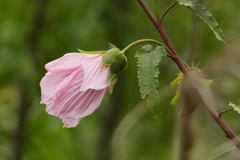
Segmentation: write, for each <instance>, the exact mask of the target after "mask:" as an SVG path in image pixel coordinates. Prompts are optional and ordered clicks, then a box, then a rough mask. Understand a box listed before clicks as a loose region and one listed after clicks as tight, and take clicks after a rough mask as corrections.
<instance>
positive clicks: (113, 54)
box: [101, 44, 127, 81]
mask: <svg viewBox="0 0 240 160" xmlns="http://www.w3.org/2000/svg"><path fill="white" fill-rule="evenodd" d="M102 60H103V62H104V63H103V65H102V67H101V70H103V68H104V67H105V66H110V75H109V77H108V80H109V81H112V80H113V79H114V78H116V77H117V76H118V74H119V73H120V72H121V71H122V70H124V69H126V68H127V57H126V56H125V55H124V53H122V51H121V50H120V49H118V48H117V47H116V46H114V45H112V44H110V49H109V50H108V51H106V52H105V53H104V54H103V57H102Z"/></svg>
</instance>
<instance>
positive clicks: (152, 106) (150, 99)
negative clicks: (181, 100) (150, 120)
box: [147, 93, 162, 125]
mask: <svg viewBox="0 0 240 160" xmlns="http://www.w3.org/2000/svg"><path fill="white" fill-rule="evenodd" d="M147 106H148V108H149V110H150V111H151V113H152V115H153V117H154V119H155V120H156V122H157V124H159V125H160V124H161V119H162V118H161V117H162V113H161V109H160V100H159V95H158V93H155V94H150V95H148V96H147Z"/></svg>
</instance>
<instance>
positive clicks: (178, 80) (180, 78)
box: [170, 72, 183, 87]
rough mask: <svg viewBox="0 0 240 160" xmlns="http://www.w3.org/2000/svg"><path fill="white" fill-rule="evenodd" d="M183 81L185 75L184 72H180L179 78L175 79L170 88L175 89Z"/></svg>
mask: <svg viewBox="0 0 240 160" xmlns="http://www.w3.org/2000/svg"><path fill="white" fill-rule="evenodd" d="M182 79H183V74H182V72H179V73H178V75H177V78H175V79H174V80H173V81H172V82H171V83H170V86H171V87H173V86H175V85H177V84H179V83H181V82H182Z"/></svg>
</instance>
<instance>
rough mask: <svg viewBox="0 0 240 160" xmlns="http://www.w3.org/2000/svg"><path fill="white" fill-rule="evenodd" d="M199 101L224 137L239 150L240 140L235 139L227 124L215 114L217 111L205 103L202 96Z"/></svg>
mask: <svg viewBox="0 0 240 160" xmlns="http://www.w3.org/2000/svg"><path fill="white" fill-rule="evenodd" d="M200 96H201V101H202V104H203V106H205V108H206V109H207V111H208V112H209V113H210V115H211V116H212V117H213V119H214V120H215V121H216V122H217V124H218V125H219V126H220V128H221V129H222V130H223V131H224V132H225V133H226V136H227V137H228V138H229V139H231V140H232V141H233V143H234V144H235V145H236V147H237V148H238V149H239V150H240V139H239V138H238V137H237V135H236V134H235V133H234V132H233V130H232V129H231V128H230V127H229V126H228V125H227V123H226V122H225V121H224V119H223V118H222V117H221V115H220V114H218V113H217V111H216V110H215V109H214V108H213V107H212V106H211V105H210V104H209V103H208V102H206V100H205V98H204V96H203V95H201V94H200Z"/></svg>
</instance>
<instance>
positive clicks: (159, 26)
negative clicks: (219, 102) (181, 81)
mask: <svg viewBox="0 0 240 160" xmlns="http://www.w3.org/2000/svg"><path fill="white" fill-rule="evenodd" d="M137 1H138V3H139V4H140V5H141V7H142V8H143V10H144V11H145V13H146V14H147V15H148V17H149V19H150V20H151V21H152V23H153V24H154V26H155V27H156V28H157V30H158V32H159V33H160V35H161V37H162V39H163V41H164V42H165V44H166V46H167V47H168V48H169V49H170V50H171V52H172V54H171V55H170V57H171V58H172V60H173V61H174V62H175V63H176V64H177V65H178V67H179V69H180V70H181V71H182V73H183V74H184V75H186V73H187V70H186V68H185V66H184V65H183V63H182V61H181V59H180V58H179V56H178V54H177V52H176V50H175V49H174V46H173V44H172V43H171V41H170V39H169V38H168V36H167V34H166V32H165V30H164V29H163V27H162V23H161V21H158V20H157V19H156V18H155V17H154V15H153V14H152V12H151V11H150V10H149V8H148V7H147V5H146V4H145V3H144V2H143V0H137ZM202 103H203V105H204V106H205V107H206V109H207V111H208V112H209V113H210V115H211V116H212V117H213V119H214V120H215V121H216V122H217V124H218V125H219V126H220V128H221V129H222V130H223V131H224V132H225V133H226V136H227V137H228V138H229V139H231V140H232V141H233V142H234V144H235V145H236V146H237V148H238V149H239V150H240V140H239V138H238V137H237V135H236V134H235V133H234V132H233V131H232V129H231V128H230V127H229V126H228V125H227V123H226V122H225V121H224V120H223V118H222V117H221V116H220V115H219V114H218V113H217V111H216V110H215V109H214V108H213V107H211V106H210V105H209V104H208V103H207V102H205V101H204V99H203V98H202Z"/></svg>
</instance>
